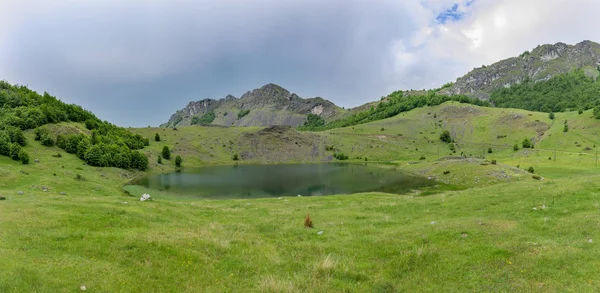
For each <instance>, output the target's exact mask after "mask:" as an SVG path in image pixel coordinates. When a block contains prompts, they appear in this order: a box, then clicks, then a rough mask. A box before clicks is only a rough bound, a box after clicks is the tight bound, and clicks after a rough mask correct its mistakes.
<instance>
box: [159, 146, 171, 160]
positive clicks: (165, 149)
mask: <svg viewBox="0 0 600 293" xmlns="http://www.w3.org/2000/svg"><path fill="white" fill-rule="evenodd" d="M161 154H162V157H163V158H164V159H165V160H170V159H171V151H170V150H169V147H168V146H164V147H163V149H162V152H161Z"/></svg>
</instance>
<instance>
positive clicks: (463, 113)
mask: <svg viewBox="0 0 600 293" xmlns="http://www.w3.org/2000/svg"><path fill="white" fill-rule="evenodd" d="M481 113H483V111H482V110H481V109H478V108H475V107H471V106H447V107H444V108H442V109H441V111H440V114H441V115H443V116H447V117H451V118H466V117H473V116H479V115H480V114H481Z"/></svg>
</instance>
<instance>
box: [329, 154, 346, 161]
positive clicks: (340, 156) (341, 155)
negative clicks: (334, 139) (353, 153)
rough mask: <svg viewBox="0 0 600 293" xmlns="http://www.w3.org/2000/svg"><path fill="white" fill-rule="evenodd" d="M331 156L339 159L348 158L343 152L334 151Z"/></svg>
mask: <svg viewBox="0 0 600 293" xmlns="http://www.w3.org/2000/svg"><path fill="white" fill-rule="evenodd" d="M333 157H334V158H336V159H338V160H340V161H344V160H348V156H346V155H344V153H335V154H333Z"/></svg>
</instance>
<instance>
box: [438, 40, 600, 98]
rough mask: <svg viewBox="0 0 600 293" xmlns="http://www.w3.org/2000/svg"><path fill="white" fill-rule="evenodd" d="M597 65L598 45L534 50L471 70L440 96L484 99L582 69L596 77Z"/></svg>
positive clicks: (547, 46)
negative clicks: (511, 88) (518, 85)
mask: <svg viewBox="0 0 600 293" xmlns="http://www.w3.org/2000/svg"><path fill="white" fill-rule="evenodd" d="M599 65H600V44H598V43H595V42H592V41H583V42H580V43H578V44H576V45H567V44H564V43H556V44H554V45H548V44H547V45H541V46H537V47H536V48H535V49H533V50H532V51H531V52H529V51H526V52H524V53H523V54H521V55H520V56H518V57H513V58H509V59H506V60H502V61H499V62H496V63H494V64H492V65H490V66H483V67H480V68H475V69H474V70H472V71H471V72H469V73H467V74H466V75H465V76H463V77H460V78H458V79H457V80H456V82H455V83H453V84H451V85H449V86H447V87H445V88H443V89H442V90H441V91H440V93H442V94H450V95H453V94H466V95H470V96H475V97H478V98H480V99H488V98H489V94H490V93H491V92H492V91H493V90H495V89H498V88H502V87H505V88H507V87H510V86H511V85H514V84H519V83H521V82H523V81H525V80H526V79H529V80H530V81H533V82H537V81H543V80H548V79H550V78H551V77H553V76H555V75H557V74H562V73H567V72H570V71H572V70H573V69H576V68H582V69H584V70H585V71H586V74H588V75H593V76H594V77H596V76H597V74H598V71H597V70H596V68H598V66H599Z"/></svg>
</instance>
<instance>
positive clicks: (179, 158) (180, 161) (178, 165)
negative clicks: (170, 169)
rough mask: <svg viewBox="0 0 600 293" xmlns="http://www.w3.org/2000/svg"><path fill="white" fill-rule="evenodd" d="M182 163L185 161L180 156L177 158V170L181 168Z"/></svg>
mask: <svg viewBox="0 0 600 293" xmlns="http://www.w3.org/2000/svg"><path fill="white" fill-rule="evenodd" d="M182 162H183V159H181V157H180V156H179V155H178V156H176V157H175V167H177V168H179V167H181V163H182Z"/></svg>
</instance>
